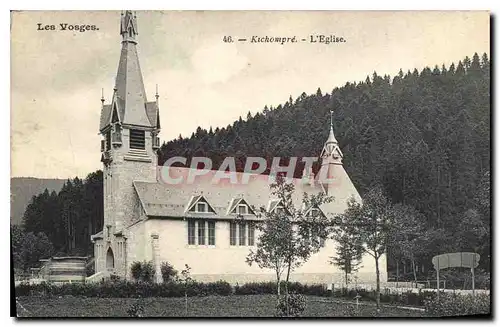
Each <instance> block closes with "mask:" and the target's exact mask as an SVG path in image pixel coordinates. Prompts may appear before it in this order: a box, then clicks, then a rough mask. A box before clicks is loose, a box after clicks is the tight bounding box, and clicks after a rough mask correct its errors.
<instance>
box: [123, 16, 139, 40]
mask: <svg viewBox="0 0 500 327" xmlns="http://www.w3.org/2000/svg"><path fill="white" fill-rule="evenodd" d="M120 34H121V36H122V38H123V41H129V42H134V43H136V42H137V41H136V40H135V36H136V35H137V34H139V33H137V17H136V15H135V13H132V11H131V10H126V11H125V13H124V12H123V11H122V14H121V20H120Z"/></svg>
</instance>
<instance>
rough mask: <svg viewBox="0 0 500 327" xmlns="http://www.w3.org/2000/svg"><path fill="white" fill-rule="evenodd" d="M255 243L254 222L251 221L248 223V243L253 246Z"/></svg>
mask: <svg viewBox="0 0 500 327" xmlns="http://www.w3.org/2000/svg"><path fill="white" fill-rule="evenodd" d="M254 244H255V224H254V223H253V222H249V223H248V245H249V246H254Z"/></svg>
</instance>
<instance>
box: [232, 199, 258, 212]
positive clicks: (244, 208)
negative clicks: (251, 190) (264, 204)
mask: <svg viewBox="0 0 500 327" xmlns="http://www.w3.org/2000/svg"><path fill="white" fill-rule="evenodd" d="M227 214H228V215H255V212H254V211H253V210H252V208H251V207H250V205H249V204H248V202H246V201H245V200H244V199H243V198H234V199H232V200H231V202H230V204H229V207H228V210H227Z"/></svg>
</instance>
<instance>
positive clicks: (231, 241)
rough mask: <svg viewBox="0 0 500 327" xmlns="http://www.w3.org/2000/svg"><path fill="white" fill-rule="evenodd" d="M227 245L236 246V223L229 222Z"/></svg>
mask: <svg viewBox="0 0 500 327" xmlns="http://www.w3.org/2000/svg"><path fill="white" fill-rule="evenodd" d="M229 245H236V223H235V222H231V223H230V225H229Z"/></svg>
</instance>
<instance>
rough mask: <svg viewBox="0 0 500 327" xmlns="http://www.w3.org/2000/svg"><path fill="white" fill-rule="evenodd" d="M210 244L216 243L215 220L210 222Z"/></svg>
mask: <svg viewBox="0 0 500 327" xmlns="http://www.w3.org/2000/svg"><path fill="white" fill-rule="evenodd" d="M208 245H215V221H209V222H208Z"/></svg>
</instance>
